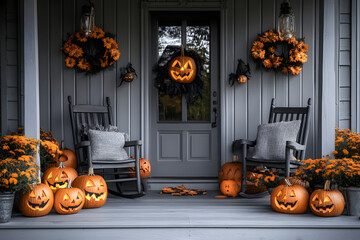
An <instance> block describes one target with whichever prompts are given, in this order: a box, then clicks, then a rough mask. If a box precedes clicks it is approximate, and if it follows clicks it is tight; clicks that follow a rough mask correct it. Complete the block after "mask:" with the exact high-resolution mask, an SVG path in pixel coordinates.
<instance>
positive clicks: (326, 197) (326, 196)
mask: <svg viewBox="0 0 360 240" xmlns="http://www.w3.org/2000/svg"><path fill="white" fill-rule="evenodd" d="M309 204H310V209H311V211H312V212H313V213H314V214H315V215H318V216H321V217H336V216H339V215H340V214H341V213H342V212H343V211H344V207H345V200H344V196H343V195H342V193H341V192H340V191H338V190H330V181H328V180H327V181H326V182H325V185H324V189H318V190H315V191H314V192H313V193H312V194H311V196H310V202H309Z"/></svg>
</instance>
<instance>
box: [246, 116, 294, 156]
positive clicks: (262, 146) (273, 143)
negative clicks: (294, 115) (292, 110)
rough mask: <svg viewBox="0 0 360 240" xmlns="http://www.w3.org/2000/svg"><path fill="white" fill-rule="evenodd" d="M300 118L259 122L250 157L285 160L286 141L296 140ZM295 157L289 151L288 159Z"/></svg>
mask: <svg viewBox="0 0 360 240" xmlns="http://www.w3.org/2000/svg"><path fill="white" fill-rule="evenodd" d="M300 123H301V121H300V120H296V121H290V122H277V123H268V124H261V125H259V127H258V134H257V138H256V145H255V151H254V155H253V156H252V158H257V159H278V160H285V152H286V141H296V138H297V135H298V133H299V129H300ZM294 159H295V157H294V155H293V154H292V153H291V158H290V160H294Z"/></svg>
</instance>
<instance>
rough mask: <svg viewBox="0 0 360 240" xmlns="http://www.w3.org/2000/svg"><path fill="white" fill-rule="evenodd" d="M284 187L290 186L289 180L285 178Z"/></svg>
mask: <svg viewBox="0 0 360 240" xmlns="http://www.w3.org/2000/svg"><path fill="white" fill-rule="evenodd" d="M285 186H286V187H291V186H292V184H291V183H290V181H289V179H287V178H285Z"/></svg>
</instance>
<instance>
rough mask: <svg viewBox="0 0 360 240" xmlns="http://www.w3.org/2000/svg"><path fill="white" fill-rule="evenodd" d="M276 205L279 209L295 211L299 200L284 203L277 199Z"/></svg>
mask: <svg viewBox="0 0 360 240" xmlns="http://www.w3.org/2000/svg"><path fill="white" fill-rule="evenodd" d="M275 203H276V205H277V207H278V208H282V209H284V210H294V208H295V206H296V203H297V200H296V201H295V202H282V201H279V200H278V199H276V202H275Z"/></svg>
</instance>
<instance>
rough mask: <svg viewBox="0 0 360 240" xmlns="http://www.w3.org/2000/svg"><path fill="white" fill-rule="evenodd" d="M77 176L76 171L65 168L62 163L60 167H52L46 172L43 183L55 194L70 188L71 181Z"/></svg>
mask: <svg viewBox="0 0 360 240" xmlns="http://www.w3.org/2000/svg"><path fill="white" fill-rule="evenodd" d="M77 176H78V174H77V172H76V170H75V169H73V168H70V167H64V162H60V165H59V167H51V168H48V169H47V170H46V171H45V173H44V176H43V178H42V182H43V183H45V184H46V185H48V186H49V187H50V188H51V190H52V191H53V193H54V194H55V193H56V191H57V190H58V189H61V188H66V187H67V186H68V183H69V179H75V178H76V177H77Z"/></svg>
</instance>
